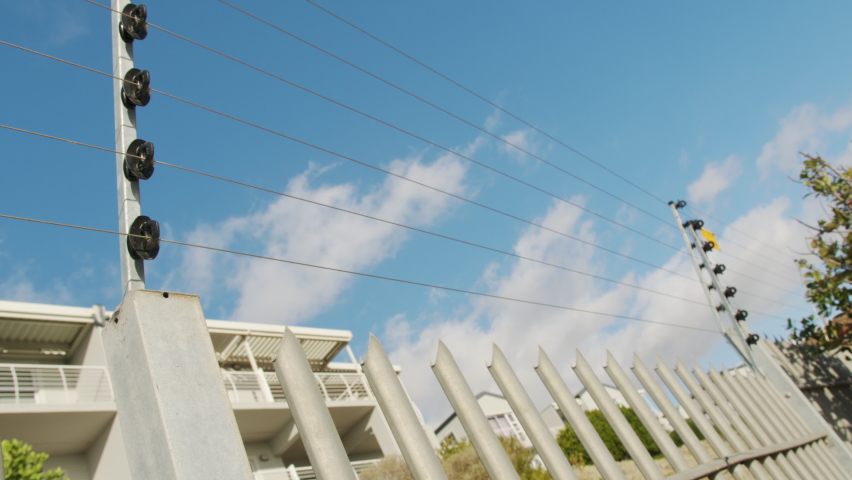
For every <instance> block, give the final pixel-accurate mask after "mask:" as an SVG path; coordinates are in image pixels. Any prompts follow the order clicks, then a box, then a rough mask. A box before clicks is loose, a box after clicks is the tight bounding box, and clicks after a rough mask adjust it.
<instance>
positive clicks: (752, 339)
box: [746, 333, 760, 345]
mask: <svg viewBox="0 0 852 480" xmlns="http://www.w3.org/2000/svg"><path fill="white" fill-rule="evenodd" d="M758 340H760V336H759V335H758V334H756V333H751V334H749V336H747V337H746V343H747V344H749V345H754V344H756V343H757V341H758Z"/></svg>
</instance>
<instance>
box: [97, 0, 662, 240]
mask: <svg viewBox="0 0 852 480" xmlns="http://www.w3.org/2000/svg"><path fill="white" fill-rule="evenodd" d="M86 1H89V0H86ZM218 1H219V2H221V3H223V4H225V5H227V6H229V7H231V8H233V9H234V10H237V11H238V12H241V13H243V14H245V15H247V16H249V17H251V18H253V19H255V20H257V21H259V22H261V23H263V24H266V25H268V26H270V27H272V28H274V29H276V30H278V31H280V32H281V33H284V34H286V35H288V36H290V37H292V38H293V39H295V40H298V41H300V42H302V43H304V44H305V45H308V46H310V47H311V48H314V49H316V50H318V51H320V52H322V53H324V54H326V55H328V56H330V57H332V58H334V59H336V60H338V61H340V62H343V63H345V64H346V65H349V66H350V67H352V68H355V69H357V70H359V71H361V72H363V73H365V74H367V75H369V76H371V77H373V78H375V79H376V80H379V81H381V82H382V83H385V84H386V85H388V86H390V87H393V88H394V89H396V90H399V91H400V92H402V93H404V94H406V95H408V96H410V97H412V98H414V99H416V100H418V101H420V102H422V103H424V104H426V105H429V106H430V107H432V108H435V109H437V110H439V111H441V112H443V113H444V114H446V115H449V116H451V117H453V118H455V119H456V120H458V121H460V122H462V123H465V124H467V125H469V126H471V127H473V128H475V129H477V130H479V131H480V132H482V133H484V134H486V135H488V136H491V137H493V138H494V139H496V140H498V141H500V142H503V143H504V144H506V145H507V146H510V147H512V148H514V149H516V150H518V151H519V152H522V153H524V154H525V155H529V156H530V157H532V158H535V159H536V160H538V161H540V162H542V163H544V164H545V165H548V166H550V167H552V168H554V169H556V170H558V171H560V172H562V173H564V174H566V175H568V176H570V177H571V178H573V179H575V180H577V181H579V182H582V183H584V184H586V185H588V186H590V187H592V188H594V189H595V190H598V191H599V192H601V193H603V194H605V195H608V196H610V197H612V198H614V199H615V200H618V201H619V202H621V203H623V204H625V205H628V206H630V207H632V208H634V209H635V210H637V211H639V212H642V213H644V214H645V215H647V216H649V217H651V218H654V219H656V220H657V221H659V222H661V223H663V224H664V225H667V226H668V227H672V225H671V223H670V222H669V221H668V220H665V219H663V218H660V217H658V216H657V215H655V214H653V213H651V212H649V211H647V210H645V209H643V208H641V207H639V206H637V205H635V204H633V203H630V202H628V201H627V200H625V199H623V198H621V197H619V196H618V195H616V194H614V193H612V192H610V191H609V190H606V189H605V188H603V187H599V186H597V185H595V184H593V183H591V182H590V181H588V180H586V179H584V178H582V177H579V176H577V175H575V174H573V173H571V172H570V171H568V170H566V169H564V168H562V167H560V166H559V165H556V164H555V163H553V162H550V161H547V160H545V159H544V158H542V157H540V156H538V155H536V154H534V153H532V152H530V151H528V150H526V149H524V148H523V147H521V146H519V145H517V144H514V143H512V142H510V141H508V140H506V139H505V138H503V137H501V136H499V135H496V134H494V133H492V132H490V131H488V130H487V129H485V128H482V127H480V126H479V125H477V124H476V123H474V122H471V121H470V120H467V119H465V118H463V117H461V116H459V115H457V114H455V113H453V112H450V111H449V110H447V109H445V108H443V107H440V106H438V105H437V104H435V103H433V102H430V101H429V100H426V99H425V98H423V97H421V96H419V95H417V94H415V93H413V92H411V91H409V90H406V89H405V88H402V87H400V86H399V85H397V84H395V83H393V82H391V81H390V80H386V79H384V78H383V77H381V76H379V75H377V74H375V73H372V72H370V71H369V70H367V69H365V68H363V67H360V66H358V65H355V64H354V63H352V62H350V61H348V60H346V59H344V58H342V57H339V56H337V55H335V54H333V53H331V52H329V51H328V50H325V49H323V48H322V47H319V46H317V45H315V44H313V43H311V42H309V41H307V40H305V39H303V38H301V37H299V36H297V35H295V34H293V33H291V32H289V31H287V30H284V29H283V28H281V27H279V26H277V25H275V24H273V23H271V22H269V21H267V20H264V19H263V18H261V17H259V16H257V15H254V14H252V13H250V12H248V11H246V10H243V9H242V8H239V7H237V6H236V5H233V4H231V3H228V2H226V1H225V0H218Z"/></svg>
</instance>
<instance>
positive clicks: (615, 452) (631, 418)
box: [556, 407, 661, 465]
mask: <svg viewBox="0 0 852 480" xmlns="http://www.w3.org/2000/svg"><path fill="white" fill-rule="evenodd" d="M621 413H622V414H623V415H624V418H625V419H626V420H627V422H628V423H629V424H630V426H631V427H633V431H634V432H636V435H637V436H638V437H639V440H641V441H642V444H643V445H644V446H645V448H646V449H647V450H648V453H650V454H651V455H652V456H659V455H660V454H661V452H660V447H659V446H657V443H656V442H654V439H653V438H652V437H651V434H650V433H648V430H647V429H646V428H645V426H644V425H642V422H641V421H640V420H639V417H638V416H637V415H636V412H634V411H633V409H632V408H626V407H621ZM586 417H588V419H589V421H590V422H591V424H592V427H594V429H595V431H596V432H598V435H600V437H601V440H603V442H604V445H606V448H607V450H609V453H611V454H612V456H613V458H615V459H616V460H626V459H628V458H630V455H629V454H628V453H627V449H626V448H624V444H622V443H621V440H619V438H618V435H616V433H615V430H613V429H612V427H611V426H610V424H609V422H607V420H606V417H604V415H603V413H601V411H600V410H590V411H587V412H586ZM556 442H557V443H558V444H559V447H560V448H562V451H563V452H564V453H565V456H566V457H568V461H569V462H571V464H572V465H591V464H593V463H594V462H593V461H592V458H591V457H590V456H589V453H588V452H587V451H586V448H585V447H584V446H583V444H582V443H580V439H579V438H577V434H576V433H575V432H574V429H572V428H571V426H570V425H568V424H565V428H564V429H563V430H562V431H561V432H559V435H558V436H557V437H556Z"/></svg>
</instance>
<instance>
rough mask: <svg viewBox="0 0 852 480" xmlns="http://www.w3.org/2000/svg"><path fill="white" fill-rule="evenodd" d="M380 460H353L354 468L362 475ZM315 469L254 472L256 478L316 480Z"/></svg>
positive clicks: (274, 469) (278, 469)
mask: <svg viewBox="0 0 852 480" xmlns="http://www.w3.org/2000/svg"><path fill="white" fill-rule="evenodd" d="M377 462H378V460H362V461H358V462H352V469H353V470H355V474H356V475H358V476H359V477H360V475H361V472H363V471H364V470H366V469H368V468H370V467H372V466H373V465H375V464H376V463H377ZM316 478H317V476H316V474H315V473H314V469H313V468H312V467H310V466H308V467H293V466H290V467H287V468H271V469H269V470H258V471H257V472H254V480H316Z"/></svg>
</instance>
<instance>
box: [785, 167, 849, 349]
mask: <svg viewBox="0 0 852 480" xmlns="http://www.w3.org/2000/svg"><path fill="white" fill-rule="evenodd" d="M799 179H800V180H801V183H802V184H803V185H805V186H806V187H808V188H809V189H810V192H809V193H808V194H807V195H806V196H811V195H813V196H814V197H816V198H818V199H822V200H824V201H825V203H826V207H827V211H826V213H827V214H828V216H829V218H827V219H822V220H819V221H818V222H817V225H816V226H812V225H809V226H808V227H809V228H811V229H812V230H813V231H814V236H813V237H811V239H810V240H811V241H810V249H811V253H813V254H814V255H816V256H817V257H819V259H820V260H821V262H822V265H821V266H819V265H813V264H811V263H809V262H808V261H807V260H804V259H802V260H799V261H798V264H799V268H800V269H801V270H802V271H803V272H804V274H805V277H806V278H807V279H808V283H807V285H806V287H807V291H806V296H807V298H808V301H810V302H811V303H812V304H813V305H814V306H815V307H816V309H817V312H819V314H820V315H821V316H823V317H827V318H835V317H837V316H839V315H844V314H845V317H846V318H847V319H848V317H849V316H850V314H852V298H850V294H852V288H850V283H852V169H849V168H846V169H844V168H841V167H837V166H834V165H831V164H830V163H828V162H826V161H825V160H823V159H822V158H820V157H812V156H810V155H805V161H804V168H803V169H802V172H801V174H800V175H799ZM787 322H788V323H787V328H788V329H789V330H790V331H791V335H790V336H791V338H792V339H794V340H798V341H800V342H802V343H804V344H806V345H808V346H809V347H810V348H811V350H812V353H822V352H831V353H840V352H843V353H846V354H847V355H848V354H850V353H852V349H850V347H852V335H850V332H849V326H848V325H844V324H841V322H839V321H833V322H831V323H830V324H829V325H827V326H826V327H825V328H821V327H820V326H819V324H818V322H817V320H816V318H815V317H814V316H813V315H811V316H809V317H807V318H804V319H802V321H801V322H800V324H799V325H794V324H793V321H792V320H788V321H787Z"/></svg>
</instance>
